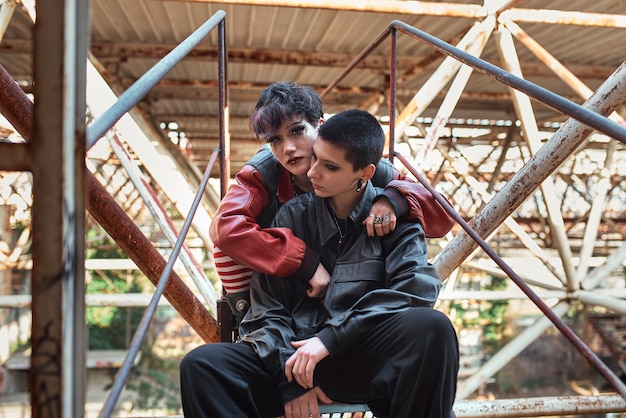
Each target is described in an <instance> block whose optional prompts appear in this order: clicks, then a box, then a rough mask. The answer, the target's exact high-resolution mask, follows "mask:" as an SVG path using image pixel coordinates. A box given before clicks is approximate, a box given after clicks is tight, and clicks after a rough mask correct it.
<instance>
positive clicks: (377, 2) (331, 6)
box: [179, 0, 487, 18]
mask: <svg viewBox="0 0 626 418" xmlns="http://www.w3.org/2000/svg"><path fill="white" fill-rule="evenodd" d="M179 1H183V2H188V3H211V4H237V5H248V6H274V7H297V8H300V9H328V10H349V11H361V12H374V13H401V14H408V15H423V16H449V17H469V18H481V17H485V16H487V10H486V9H485V8H484V7H483V6H478V5H473V4H458V3H435V2H428V1H399V0H362V1H359V2H355V1H353V0H179Z"/></svg>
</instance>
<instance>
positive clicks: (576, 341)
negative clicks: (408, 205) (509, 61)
mask: <svg viewBox="0 0 626 418" xmlns="http://www.w3.org/2000/svg"><path fill="white" fill-rule="evenodd" d="M398 32H401V33H404V34H406V35H408V36H410V37H412V38H414V39H418V40H419V41H422V42H424V43H426V44H428V45H430V46H432V47H433V48H435V49H437V50H439V51H440V52H442V53H443V54H445V55H447V56H448V57H451V58H453V59H454V60H457V61H459V62H461V63H463V64H466V65H468V66H470V67H472V68H473V69H474V70H476V71H478V72H480V73H482V74H484V75H487V76H489V77H491V78H494V79H495V80H497V81H499V82H501V83H503V84H505V85H507V86H509V87H511V88H513V89H516V90H518V91H520V92H523V93H525V94H526V95H528V96H530V97H533V98H534V99H536V100H538V101H540V102H542V103H544V104H546V105H548V106H550V107H551V108H553V109H555V110H558V111H560V112H561V113H563V114H566V115H569V116H571V117H572V118H574V119H575V120H576V121H580V122H582V123H583V124H585V125H587V126H588V127H590V128H594V129H596V130H598V131H600V132H603V133H605V134H607V135H609V136H610V137H612V138H615V139H617V140H619V141H620V142H622V143H626V127H624V126H622V125H620V124H618V123H616V122H614V121H612V120H610V119H608V118H607V117H605V116H604V115H603V114H601V113H600V112H599V111H593V110H591V109H590V107H596V108H602V105H600V104H599V103H598V102H599V101H602V100H603V101H605V103H604V104H603V105H604V107H605V108H610V107H611V106H612V107H613V109H614V108H615V107H616V106H618V105H619V104H621V102H622V101H623V100H621V99H620V98H619V94H618V95H617V96H618V98H612V99H611V94H610V93H611V92H612V91H614V90H619V85H620V82H621V85H622V86H623V84H624V78H626V66H625V64H622V66H621V67H620V68H618V69H617V70H616V71H615V73H614V74H613V75H612V77H611V78H609V80H608V81H607V82H606V83H605V85H603V86H602V87H600V88H599V89H598V92H599V93H598V92H597V93H596V95H595V96H596V97H595V98H594V97H593V96H592V98H591V99H589V102H588V103H587V104H586V106H581V105H579V104H576V103H574V102H572V101H570V100H568V99H565V98H563V97H561V96H559V95H558V94H555V93H553V92H551V91H550V90H547V89H545V88H543V87H541V86H538V85H536V84H534V83H532V82H530V81H528V80H525V79H523V78H520V77H517V76H516V75H514V74H512V73H510V72H508V71H505V70H503V69H502V68H500V67H497V66H495V65H493V64H491V63H489V62H487V61H484V60H482V59H480V58H478V57H476V56H474V55H472V54H470V53H468V52H467V51H465V50H463V49H460V48H457V47H454V46H452V45H450V44H448V43H446V42H444V41H442V40H440V39H438V38H436V37H434V36H432V35H430V34H428V33H426V32H423V31H421V30H419V29H416V28H414V27H412V26H410V25H407V24H406V23H403V22H401V21H397V20H396V21H393V22H391V23H390V24H389V25H388V26H387V27H386V28H385V29H384V30H383V31H381V33H380V34H379V35H378V36H377V37H376V38H375V39H374V40H373V41H372V42H370V44H368V45H367V46H366V47H365V48H364V49H363V50H362V51H361V52H360V53H359V54H358V55H357V56H356V57H355V58H354V59H353V60H352V61H351V62H350V64H348V66H347V67H346V68H345V69H344V70H343V71H342V72H341V74H340V75H339V76H338V77H336V78H335V79H334V80H333V81H332V82H331V83H330V84H329V85H328V86H327V87H326V88H325V89H324V90H323V91H322V93H321V96H322V98H323V97H324V96H325V95H326V94H328V93H329V92H330V91H332V90H333V89H334V88H335V87H336V86H337V85H338V84H339V83H340V82H341V80H342V79H343V78H344V77H346V76H347V75H348V74H349V73H350V72H351V71H352V70H353V69H355V68H356V67H357V65H358V64H359V63H360V62H361V61H362V60H363V59H364V58H365V57H367V56H368V55H369V54H370V53H371V52H372V51H373V50H374V49H376V48H377V47H378V46H379V45H380V44H381V43H382V42H383V41H384V40H385V39H387V38H389V37H391V42H390V43H391V52H390V54H391V58H390V61H391V64H390V77H389V79H390V81H389V96H390V97H389V118H390V120H389V138H390V140H389V158H390V159H392V160H393V158H394V157H397V158H398V159H399V160H400V162H401V163H402V164H403V165H404V166H405V167H406V168H407V169H408V170H409V172H411V174H413V175H414V176H415V177H416V179H417V180H418V181H419V182H420V183H421V184H422V185H424V186H425V187H426V188H427V189H428V190H429V191H430V192H431V193H432V194H433V196H434V197H435V198H436V199H437V201H438V202H439V203H440V204H441V205H442V206H443V207H444V208H445V209H446V211H447V212H448V213H450V214H451V215H452V216H453V217H454V218H455V219H456V221H457V222H458V223H459V224H460V225H461V227H462V228H463V230H464V231H465V232H466V233H467V234H468V235H469V236H470V237H471V239H472V240H473V241H474V242H475V243H476V244H477V245H479V246H480V247H481V248H482V249H483V250H484V251H485V253H486V254H487V255H489V257H491V258H492V259H493V260H494V261H495V262H496V264H497V265H498V266H499V267H500V268H501V269H502V270H503V271H504V272H505V273H506V274H507V275H508V277H509V278H511V280H513V282H514V283H515V284H516V285H517V286H518V287H519V288H520V289H521V290H522V291H523V292H524V293H525V294H526V296H527V297H528V298H529V299H530V300H531V301H532V302H533V303H534V304H535V305H536V306H537V307H538V308H539V309H540V310H541V312H542V313H543V314H544V315H545V316H546V317H547V318H548V319H549V320H550V321H551V322H552V323H553V324H554V325H555V326H556V328H557V329H559V331H560V332H561V333H562V334H563V335H564V336H565V337H566V338H567V339H568V340H569V341H570V342H571V343H572V344H573V345H574V347H575V348H576V349H577V350H578V351H579V352H580V353H581V354H582V355H583V357H584V358H585V359H586V360H587V361H588V362H589V363H590V364H591V365H593V366H594V367H595V368H596V369H597V371H598V372H599V373H600V374H601V375H602V376H603V377H604V378H605V379H606V380H607V382H609V383H610V384H611V386H612V387H613V388H614V389H615V390H616V392H617V393H618V394H619V397H621V398H622V399H621V401H620V400H619V397H618V398H617V399H618V401H617V403H618V406H617V408H616V407H615V406H614V405H611V406H609V405H608V404H605V405H606V406H607V409H603V406H602V405H603V404H602V402H599V403H598V402H595V403H594V402H582V403H581V405H582V404H585V405H587V404H595V407H596V408H597V409H595V411H596V412H602V411H605V412H616V411H617V412H618V411H619V410H620V409H621V408H623V407H624V405H625V404H624V402H623V400H626V385H625V384H624V382H622V381H621V379H620V378H619V377H618V376H616V375H615V373H613V371H612V370H611V369H610V368H608V367H607V366H606V365H605V364H604V363H603V362H602V361H601V360H600V358H599V357H598V356H597V355H596V354H595V353H594V352H593V351H592V350H591V349H590V348H589V347H588V346H587V345H586V344H585V343H584V342H583V341H582V340H581V339H580V338H579V337H578V336H577V335H576V333H574V331H572V330H571V328H569V327H568V326H567V325H566V324H565V323H564V322H563V321H562V320H561V319H560V317H559V316H558V315H557V314H555V313H554V312H553V311H552V310H551V309H550V308H549V307H548V306H547V305H546V304H545V302H543V300H541V298H539V297H538V296H537V295H536V294H535V293H534V291H533V290H532V289H531V288H530V287H529V286H528V285H527V284H526V283H525V282H524V281H523V280H522V279H521V278H520V277H519V276H518V275H517V274H516V273H515V272H514V271H513V269H511V267H510V266H508V265H507V263H506V262H505V261H504V260H503V259H502V257H500V256H499V255H498V254H497V253H496V252H495V251H494V250H493V249H492V248H491V247H490V246H489V245H488V244H487V242H486V241H485V240H484V239H483V238H482V236H481V234H480V233H479V232H477V231H476V229H474V228H472V227H471V226H470V225H469V224H468V223H467V222H465V220H464V219H463V218H462V217H461V216H460V215H459V214H458V213H456V211H455V210H454V208H452V206H450V204H449V203H448V202H447V201H446V200H445V199H444V198H443V197H441V196H440V195H439V193H438V192H437V191H435V190H434V188H433V187H432V186H430V184H429V183H428V181H427V180H426V179H424V177H422V176H421V175H420V173H419V172H418V171H417V170H416V169H415V168H414V167H413V166H412V165H411V163H410V162H409V161H408V160H407V159H406V158H404V157H403V156H402V155H400V154H398V153H396V152H395V151H394V139H395V138H396V131H395V129H396V109H395V103H396V80H397V72H396V70H397V68H396V57H397V42H398V40H397V34H398ZM622 89H623V87H622ZM597 96H599V97H601V99H599V98H598V97H597ZM605 108H602V109H601V111H602V112H606V113H611V111H612V110H613V109H609V110H606V109H605ZM568 122H569V121H568ZM562 129H563V128H562ZM563 130H564V132H565V133H563V134H562V135H567V134H568V130H567V124H565V125H564V129H563ZM572 130H573V131H574V133H575V134H576V135H578V136H581V132H582V133H583V134H584V133H586V134H588V133H589V132H590V130H586V131H585V130H584V129H583V128H570V131H569V133H570V134H572ZM584 136H586V135H584ZM549 150H550V148H549V147H547V151H546V152H549ZM565 154H566V153H565ZM566 155H567V154H566ZM566 155H565V156H566ZM565 156H563V158H565ZM540 157H541V156H540ZM540 157H539V158H537V155H535V156H534V157H533V159H535V161H539V162H541V159H540ZM532 164H533V161H529V162H528V164H527V166H528V165H532ZM553 164H554V167H556V166H558V162H553ZM518 174H519V173H518ZM548 174H549V172H546V173H545V177H547V175H548ZM545 177H544V178H543V179H541V180H544V179H545ZM514 182H515V179H513V180H511V181H510V183H511V184H514ZM534 188H536V186H535V187H534ZM534 188H533V190H534ZM503 192H504V193H505V194H506V190H503V191H501V192H500V193H503ZM523 197H524V198H525V197H526V196H523ZM509 206H510V205H509ZM486 235H487V234H483V236H486ZM448 246H449V245H448ZM439 261H440V262H441V260H439ZM454 261H458V263H454V265H453V266H452V267H448V269H447V270H446V272H450V271H452V270H453V269H454V266H457V267H458V265H459V264H460V262H462V260H460V261H459V260H454ZM441 264H443V262H441ZM435 265H437V260H435ZM438 267H441V265H439V266H438ZM438 270H441V269H440V268H438ZM442 276H443V275H442ZM446 277H447V276H446ZM466 403H467V402H462V403H461V404H463V405H465V406H464V407H463V409H464V410H463V411H459V410H458V409H457V408H456V407H455V410H456V411H457V414H458V415H459V416H475V415H472V413H471V411H472V408H471V407H468V406H467V405H466ZM483 403H484V402H483ZM565 403H566V402H565ZM496 404H497V403H496ZM573 404H574V406H573V407H572V406H571V402H570V407H572V408H573V409H576V406H575V404H576V402H574V403H573ZM457 405H459V403H457ZM545 405H547V404H545ZM545 405H544V406H545ZM459 406H460V405H459ZM506 409H507V408H504V409H502V410H499V408H498V407H497V405H492V407H491V408H490V407H487V409H485V410H483V411H482V412H480V413H479V415H477V416H486V415H490V416H511V415H509V412H511V410H510V409H509V411H508V412H507V410H506ZM540 409H541V405H539V406H538V407H537V408H536V410H529V411H528V414H532V415H520V411H519V410H516V411H514V412H512V413H513V414H514V415H515V416H538V415H537V414H536V412H537V410H540ZM487 410H489V411H491V412H492V413H491V414H487V413H485V411H487ZM550 411H551V412H552V413H554V412H559V411H558V408H557V409H555V408H554V407H552V409H550ZM569 411H571V409H569ZM561 412H562V413H566V412H565V410H562V411H561ZM570 413H571V412H570Z"/></svg>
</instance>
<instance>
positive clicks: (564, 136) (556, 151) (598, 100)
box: [434, 63, 626, 278]
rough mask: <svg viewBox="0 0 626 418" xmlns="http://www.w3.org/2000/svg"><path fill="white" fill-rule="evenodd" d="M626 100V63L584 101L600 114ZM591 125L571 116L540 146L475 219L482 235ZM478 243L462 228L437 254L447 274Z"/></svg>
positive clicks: (523, 197)
mask: <svg viewBox="0 0 626 418" xmlns="http://www.w3.org/2000/svg"><path fill="white" fill-rule="evenodd" d="M625 100H626V63H624V64H622V65H621V66H620V67H619V68H618V69H617V70H616V71H615V73H614V74H613V75H612V76H611V77H610V78H609V79H608V80H607V81H605V82H604V83H603V84H602V85H601V86H600V87H599V88H598V90H597V91H596V92H595V93H594V94H593V96H591V97H590V98H589V100H587V102H585V107H586V108H587V109H589V110H590V111H594V112H597V114H598V115H605V114H608V113H610V112H613V110H615V108H616V107H617V106H619V105H621V104H622V103H623V102H624V101H625ZM591 131H592V128H591V127H589V126H587V125H584V124H582V123H581V122H578V121H577V120H576V119H568V120H567V121H566V122H565V123H564V124H563V125H562V126H561V127H560V128H559V130H558V131H557V132H556V133H555V134H554V135H553V136H552V138H550V140H549V141H548V142H546V144H545V145H544V146H543V147H541V148H540V149H539V150H538V151H537V153H536V154H535V155H533V156H532V158H531V159H530V160H529V161H528V162H527V163H526V164H525V165H524V166H523V167H522V168H521V169H520V170H519V171H518V172H517V174H515V176H514V177H513V178H512V179H511V180H510V181H509V182H508V183H507V184H506V185H504V187H503V188H502V190H501V191H500V192H499V193H498V194H497V195H495V196H494V197H493V198H492V199H491V200H490V201H489V203H488V204H487V205H486V206H485V207H484V208H483V209H482V210H481V211H480V212H479V213H478V214H477V215H476V216H475V217H474V219H472V224H473V228H474V230H475V231H477V232H478V234H480V236H483V237H486V236H488V235H489V234H490V233H491V232H492V231H493V230H494V229H495V228H496V227H497V226H498V225H500V224H501V223H502V222H503V221H504V219H506V218H507V217H508V216H509V215H511V214H512V213H513V211H515V209H516V208H517V207H518V206H519V205H520V204H521V203H522V202H524V201H525V200H526V199H527V198H528V196H530V195H531V194H532V193H533V192H534V190H535V189H536V188H537V187H538V186H539V184H541V182H543V180H545V179H546V178H547V177H548V176H549V175H550V174H551V173H552V172H553V171H554V170H556V169H557V168H558V167H559V166H560V165H561V164H562V163H563V161H565V159H566V158H567V156H568V155H570V154H571V153H572V152H573V151H575V150H576V149H577V148H578V147H579V146H580V145H581V144H582V143H583V142H584V141H585V139H586V138H587V136H588V135H589V134H590V133H591ZM476 246H477V244H476V242H475V241H474V240H473V239H471V238H470V237H469V236H468V235H467V234H466V233H465V232H464V231H460V232H459V233H458V234H457V235H456V236H455V237H454V238H453V239H452V241H450V243H449V244H448V245H446V247H445V248H443V250H442V251H441V252H440V253H439V254H438V255H437V256H436V257H435V260H434V262H435V263H436V264H439V265H440V267H441V270H440V272H439V273H440V274H441V277H442V278H445V277H447V276H448V274H450V272H451V271H453V270H454V269H456V268H457V267H458V266H459V265H460V264H461V263H462V262H463V260H465V258H466V257H467V256H468V255H469V254H471V253H472V251H474V249H475V248H476Z"/></svg>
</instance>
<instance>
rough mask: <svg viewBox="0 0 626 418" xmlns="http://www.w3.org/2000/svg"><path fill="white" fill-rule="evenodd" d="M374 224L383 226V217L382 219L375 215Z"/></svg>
mask: <svg viewBox="0 0 626 418" xmlns="http://www.w3.org/2000/svg"><path fill="white" fill-rule="evenodd" d="M374 223H375V224H381V223H383V218H381V217H380V216H378V215H374Z"/></svg>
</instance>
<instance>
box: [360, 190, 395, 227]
mask: <svg viewBox="0 0 626 418" xmlns="http://www.w3.org/2000/svg"><path fill="white" fill-rule="evenodd" d="M396 220H397V218H396V211H395V209H394V208H393V206H392V205H391V203H390V202H389V200H388V199H387V198H386V197H384V196H383V197H381V198H380V199H378V200H376V202H374V204H373V205H372V209H371V210H370V214H369V216H368V217H367V219H365V220H364V221H363V225H365V228H367V235H368V236H370V237H375V236H379V237H382V236H385V235H387V234H388V233H390V232H391V231H393V230H394V229H396Z"/></svg>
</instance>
